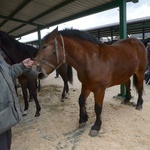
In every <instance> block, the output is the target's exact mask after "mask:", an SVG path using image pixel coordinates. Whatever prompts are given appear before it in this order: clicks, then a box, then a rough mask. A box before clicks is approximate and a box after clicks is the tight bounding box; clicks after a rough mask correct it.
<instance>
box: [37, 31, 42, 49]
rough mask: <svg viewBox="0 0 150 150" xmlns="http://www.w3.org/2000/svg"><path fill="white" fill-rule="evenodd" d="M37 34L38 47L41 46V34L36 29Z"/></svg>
mask: <svg viewBox="0 0 150 150" xmlns="http://www.w3.org/2000/svg"><path fill="white" fill-rule="evenodd" d="M37 32H38V46H39V47H40V46H41V43H42V42H41V32H40V30H39V29H38V30H37Z"/></svg>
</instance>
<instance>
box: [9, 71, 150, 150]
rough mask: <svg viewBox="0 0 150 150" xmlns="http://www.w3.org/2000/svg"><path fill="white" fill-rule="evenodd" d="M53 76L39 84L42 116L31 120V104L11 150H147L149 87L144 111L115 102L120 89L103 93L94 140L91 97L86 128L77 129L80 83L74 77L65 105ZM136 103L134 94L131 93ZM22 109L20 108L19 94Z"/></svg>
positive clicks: (60, 83)
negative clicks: (91, 129)
mask: <svg viewBox="0 0 150 150" xmlns="http://www.w3.org/2000/svg"><path fill="white" fill-rule="evenodd" d="M54 77H55V72H54V73H52V74H51V75H50V76H49V77H48V78H46V79H45V80H43V81H42V83H41V84H42V88H41V91H40V92H39V93H38V99H39V102H40V105H41V107H42V110H41V115H40V117H38V118H35V117H34V114H35V104H34V102H30V108H29V111H28V115H27V116H25V117H24V118H23V120H22V122H21V123H20V124H18V125H16V126H15V127H13V128H12V129H13V141H12V149H11V150H150V86H148V85H144V86H145V94H144V97H143V98H144V104H143V110H142V111H138V110H135V108H134V107H132V106H127V105H123V104H121V100H120V99H114V98H113V96H115V95H117V94H118V93H119V91H120V86H115V87H112V88H109V89H107V90H106V94H105V99H104V105H103V112H102V127H101V130H100V133H99V134H98V136H97V137H90V136H89V135H88V134H89V131H90V128H91V126H92V125H93V123H94V122H95V113H94V101H93V95H92V94H91V95H90V96H89V97H88V100H87V112H88V115H89V120H88V122H87V125H86V127H84V128H82V129H79V128H78V119H79V107H78V97H79V94H80V85H81V84H80V82H79V81H78V79H77V76H76V73H74V84H73V85H69V86H70V94H69V96H68V99H66V100H65V102H63V103H62V102H61V101H60V98H61V91H62V88H63V81H62V79H61V77H59V78H57V79H55V78H54ZM132 95H133V96H134V98H133V99H132V101H133V102H136V99H137V94H136V92H135V90H134V89H133V90H132ZM20 101H21V105H22V106H23V100H22V96H21V94H20Z"/></svg>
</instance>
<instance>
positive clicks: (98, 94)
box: [89, 89, 105, 137]
mask: <svg viewBox="0 0 150 150" xmlns="http://www.w3.org/2000/svg"><path fill="white" fill-rule="evenodd" d="M104 93H105V90H103V89H98V90H96V91H95V92H94V99H95V107H94V108H95V113H96V121H95V123H94V125H93V126H92V127H91V130H90V133H89V135H90V136H92V137H94V136H97V134H98V133H99V130H100V128H101V124H102V121H101V112H102V105H103V99H104Z"/></svg>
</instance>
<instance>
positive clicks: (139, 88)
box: [133, 72, 144, 110]
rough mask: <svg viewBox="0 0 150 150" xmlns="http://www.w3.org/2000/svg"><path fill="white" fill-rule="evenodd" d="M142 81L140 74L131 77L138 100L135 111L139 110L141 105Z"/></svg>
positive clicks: (142, 76) (142, 75)
mask: <svg viewBox="0 0 150 150" xmlns="http://www.w3.org/2000/svg"><path fill="white" fill-rule="evenodd" d="M143 80H144V73H143V74H142V73H141V72H139V73H136V74H134V75H133V85H134V86H135V88H136V91H137V93H138V100H137V104H136V109H137V110H141V109H142V105H143V98H142V96H143Z"/></svg>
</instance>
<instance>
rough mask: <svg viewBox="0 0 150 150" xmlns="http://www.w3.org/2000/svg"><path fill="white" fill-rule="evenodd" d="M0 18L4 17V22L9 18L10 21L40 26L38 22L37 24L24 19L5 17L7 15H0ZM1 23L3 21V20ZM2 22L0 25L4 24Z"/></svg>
mask: <svg viewBox="0 0 150 150" xmlns="http://www.w3.org/2000/svg"><path fill="white" fill-rule="evenodd" d="M0 18H3V19H5V23H6V22H7V21H8V20H11V21H16V22H20V23H24V24H29V25H33V26H41V25H40V24H37V23H32V22H30V21H24V20H20V19H16V18H12V17H7V16H3V15H0ZM3 23H4V22H3ZM3 23H2V24H1V25H0V26H2V25H4V24H3Z"/></svg>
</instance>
